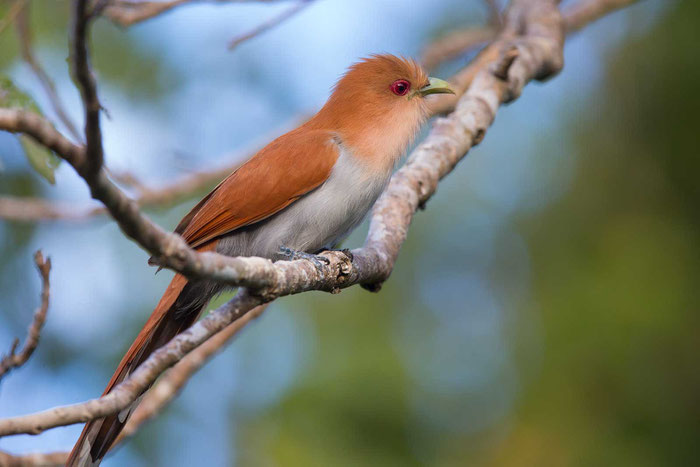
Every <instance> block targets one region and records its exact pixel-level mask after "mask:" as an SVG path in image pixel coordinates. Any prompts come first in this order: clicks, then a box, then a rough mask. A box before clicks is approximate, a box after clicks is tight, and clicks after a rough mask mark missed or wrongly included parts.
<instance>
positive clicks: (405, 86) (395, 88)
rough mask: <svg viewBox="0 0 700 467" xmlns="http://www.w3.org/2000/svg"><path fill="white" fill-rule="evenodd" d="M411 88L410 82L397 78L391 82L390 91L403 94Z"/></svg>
mask: <svg viewBox="0 0 700 467" xmlns="http://www.w3.org/2000/svg"><path fill="white" fill-rule="evenodd" d="M410 90H411V83H409V82H408V81H406V80H405V79H397V80H396V81H394V82H393V83H391V92H393V93H394V94H396V95H397V96H405V95H406V93H407V92H408V91H410Z"/></svg>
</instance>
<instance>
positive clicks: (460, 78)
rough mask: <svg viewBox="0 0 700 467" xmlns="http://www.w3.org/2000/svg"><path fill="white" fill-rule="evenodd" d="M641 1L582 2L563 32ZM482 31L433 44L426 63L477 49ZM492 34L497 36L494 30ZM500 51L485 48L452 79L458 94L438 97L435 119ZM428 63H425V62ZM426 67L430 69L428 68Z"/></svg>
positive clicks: (462, 32) (460, 33) (572, 11)
mask: <svg viewBox="0 0 700 467" xmlns="http://www.w3.org/2000/svg"><path fill="white" fill-rule="evenodd" d="M637 1H639V0H580V1H579V2H578V3H576V4H574V6H573V7H570V8H569V9H568V10H566V11H565V12H564V13H563V17H564V28H565V31H566V33H567V34H572V33H574V32H576V31H578V30H579V29H581V28H583V27H584V26H586V25H588V24H590V23H592V22H594V21H596V20H598V19H599V18H601V17H603V16H605V15H606V14H608V13H611V12H613V11H615V10H617V9H621V8H624V7H625V6H628V5H630V4H632V3H635V2H637ZM479 29H480V28H476V29H475V28H467V29H459V30H456V31H453V32H451V33H450V34H448V35H446V36H445V37H444V38H442V39H440V40H438V41H436V42H434V43H433V44H431V45H429V46H428V47H426V48H425V49H424V51H423V57H424V59H423V60H427V61H428V63H429V64H430V65H432V66H433V67H435V66H437V65H439V64H440V63H442V62H443V61H447V60H452V59H454V58H456V57H458V56H459V55H461V54H462V53H464V52H466V51H468V50H471V49H473V48H474V47H477V46H478V45H479V43H478V42H477V41H476V40H474V41H473V40H471V38H472V37H477V38H478V35H479V34H482V33H483V34H487V32H486V30H482V31H483V32H478V33H475V35H474V36H472V32H474V31H475V30H476V31H478V30H479ZM491 33H492V34H494V37H495V34H496V31H495V30H491ZM499 53H500V51H499V50H498V48H497V47H495V46H494V45H493V44H491V45H489V46H487V47H485V48H484V49H483V50H481V52H479V54H478V55H477V56H476V58H475V59H474V60H472V62H471V63H470V64H469V66H466V67H465V68H463V69H462V70H461V71H459V72H458V73H457V74H456V75H455V76H453V77H452V78H450V84H451V86H452V88H453V89H454V90H455V95H454V96H452V95H449V94H442V95H439V96H436V97H435V98H434V99H433V101H432V103H431V105H430V110H431V113H432V114H434V115H444V114H446V113H448V112H451V111H452V110H453V109H454V107H455V104H456V103H457V100H458V99H459V96H461V95H462V94H463V93H464V92H465V91H466V90H467V88H469V85H470V84H471V82H472V80H473V79H474V76H475V75H476V72H477V71H478V70H479V69H480V68H481V66H482V65H483V63H484V62H488V61H491V60H493V59H494V57H496V56H497V55H498V54H499ZM424 63H425V62H424ZM426 66H427V65H426Z"/></svg>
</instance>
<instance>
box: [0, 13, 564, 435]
mask: <svg viewBox="0 0 700 467" xmlns="http://www.w3.org/2000/svg"><path fill="white" fill-rule="evenodd" d="M557 3H558V2H557V1H556V0H513V2H512V4H511V6H510V8H509V9H508V11H507V13H506V16H505V18H506V24H505V28H504V30H503V32H502V33H501V35H500V36H499V40H498V41H497V42H496V43H494V44H493V46H492V47H491V46H490V47H488V48H487V49H486V50H487V51H489V52H488V53H482V54H480V55H479V57H477V59H476V60H475V62H474V63H473V64H472V65H471V66H470V67H468V68H469V73H470V75H471V76H472V78H471V81H470V83H471V85H470V86H469V89H468V90H467V92H466V93H465V94H464V95H463V96H462V97H461V98H460V99H459V101H458V102H457V105H456V107H455V111H454V112H453V113H452V114H450V115H449V116H447V117H446V118H441V119H438V120H437V121H436V122H435V124H434V126H433V129H432V130H431V132H430V134H429V135H428V137H427V138H426V139H425V140H424V141H423V142H422V143H421V144H420V145H419V146H418V147H417V148H416V149H415V150H414V151H413V152H412V153H411V155H410V157H409V159H408V161H407V163H406V164H405V166H404V167H403V168H401V169H400V170H399V171H397V172H396V174H395V175H394V177H392V179H391V182H390V184H389V186H388V187H387V189H386V191H385V192H384V194H383V195H382V196H381V198H380V199H379V200H378V201H377V203H376V205H375V207H374V210H373V214H372V219H371V223H370V230H369V233H368V236H367V239H366V241H365V244H364V246H363V248H361V249H358V250H354V251H353V252H352V253H353V255H354V258H353V260H352V261H350V260H349V259H348V258H347V257H346V256H345V255H344V254H342V253H339V252H325V253H324V256H326V257H327V258H328V259H329V260H330V264H329V265H327V266H324V267H323V268H319V269H317V268H316V267H315V266H314V265H313V264H311V263H310V262H309V261H306V260H299V261H293V262H287V261H279V262H277V263H274V264H273V263H271V262H269V261H267V260H262V259H260V258H228V259H225V258H224V259H222V258H221V257H220V256H219V255H212V254H207V253H203V254H197V255H195V256H193V257H192V258H188V257H186V256H185V257H184V259H183V261H184V263H185V265H186V266H187V267H194V266H192V265H191V264H190V263H189V262H188V260H189V259H192V260H197V261H200V263H198V266H199V269H197V268H196V267H194V268H195V270H202V268H203V266H202V265H203V264H204V263H207V264H208V265H212V264H213V265H215V266H218V267H220V269H215V270H214V271H213V272H215V273H218V276H217V274H213V275H212V276H210V277H212V278H214V280H223V281H232V282H231V283H236V284H239V285H243V286H245V287H249V288H248V289H246V288H243V289H241V290H240V291H239V293H238V295H236V297H234V298H233V299H232V300H231V301H229V302H228V303H226V304H224V305H222V306H221V307H219V308H218V309H217V310H215V311H214V312H212V313H211V314H210V315H209V316H207V317H206V318H204V319H202V320H201V321H199V322H198V323H196V324H195V325H193V326H192V327H190V328H189V329H188V330H187V331H185V332H183V333H182V334H180V335H178V336H177V337H175V338H174V339H172V340H171V341H170V342H169V343H168V344H167V345H165V346H163V347H161V348H160V349H158V350H157V351H156V352H155V353H153V354H152V355H151V356H150V357H149V358H148V359H147V360H146V361H145V362H144V363H143V364H142V365H140V366H139V367H138V368H137V369H136V370H135V371H134V372H133V373H132V374H131V375H130V377H129V378H127V379H126V380H125V381H123V382H122V383H121V384H119V385H118V386H116V387H115V388H114V389H113V390H112V391H111V392H110V393H108V394H106V395H104V396H102V397H100V398H97V399H92V400H89V401H87V402H84V403H80V404H74V405H71V406H65V407H58V408H54V409H50V410H47V411H44V412H39V413H35V414H31V415H25V416H21V417H15V418H10V419H5V420H0V436H6V435H11V434H19V433H40V432H42V431H44V430H46V429H49V428H52V427H55V426H62V425H67V424H72V423H78V422H84V421H88V420H92V419H95V418H100V417H103V416H106V415H108V414H113V413H116V412H118V411H120V410H123V409H124V408H126V407H127V406H128V405H130V404H131V403H132V402H133V401H134V400H135V399H136V398H137V397H138V396H139V395H140V394H141V393H142V392H143V391H144V390H145V388H147V387H149V386H150V385H151V384H153V382H154V381H155V379H156V378H157V376H158V375H159V374H160V373H162V372H163V371H164V370H166V369H167V368H169V367H171V366H173V365H174V364H176V363H177V362H178V361H180V360H181V359H183V358H184V357H185V355H187V354H188V353H189V352H191V351H192V350H193V349H195V348H196V347H198V346H200V345H202V344H203V343H204V342H206V341H207V339H209V338H210V337H212V336H214V335H215V334H216V333H217V332H220V331H221V330H223V329H224V328H226V327H227V326H229V325H230V324H231V323H232V322H234V321H235V320H236V319H239V318H240V317H241V316H243V315H245V314H246V313H247V312H249V311H250V310H252V309H253V308H255V307H256V306H259V305H261V304H263V303H266V302H269V301H272V300H274V299H276V298H277V297H280V296H284V295H289V294H294V293H300V292H304V291H308V290H327V291H337V290H339V289H341V288H345V287H349V286H351V285H354V284H358V283H365V284H377V283H381V282H382V281H383V280H385V279H386V278H388V276H389V275H390V273H391V270H392V268H393V265H394V262H395V260H396V258H397V256H398V253H399V249H400V247H401V244H402V243H403V241H404V240H405V238H406V234H407V230H408V227H409V225H410V222H411V220H412V218H413V215H414V214H415V212H416V210H417V209H418V207H419V206H421V205H422V204H423V203H425V201H426V200H427V199H429V198H430V196H432V194H433V193H434V192H435V190H436V188H437V185H438V183H439V181H440V179H442V178H443V177H444V176H446V175H447V174H449V173H450V172H451V171H452V170H453V169H454V167H455V166H456V164H457V163H458V162H459V161H460V160H461V159H462V158H463V157H464V156H465V155H466V153H467V152H468V151H469V149H470V148H471V147H473V146H474V145H476V144H478V143H479V142H480V141H481V140H482V139H483V137H484V135H485V133H486V131H487V129H488V128H489V126H490V125H491V124H492V122H493V119H494V117H495V113H496V111H497V109H498V108H499V106H500V105H501V104H502V103H504V102H507V101H510V100H514V99H517V97H518V96H519V95H520V92H521V91H522V88H523V87H524V86H525V85H526V84H527V83H528V82H529V81H531V80H532V79H539V80H543V79H547V78H548V77H551V76H552V75H554V74H556V73H557V72H558V70H559V69H560V68H561V66H562V63H563V62H562V47H563V27H562V18H561V16H560V15H559V11H558V9H557ZM493 51H496V52H493ZM465 73H466V72H465ZM504 78H505V79H504ZM36 119H38V121H37V120H36ZM18 122H24V125H17V126H15V127H12V125H9V126H10V128H15V129H16V131H22V132H25V133H26V134H29V135H30V136H32V137H34V138H35V139H38V140H39V141H40V142H42V141H41V140H40V139H39V138H41V137H50V138H49V139H47V140H46V141H44V142H46V143H51V144H53V145H54V146H63V142H62V141H61V140H60V138H58V137H56V135H53V134H50V132H46V131H45V130H46V122H45V121H42V119H41V118H40V117H37V116H33V115H27V114H26V113H22V112H21V111H20V113H19V114H17V111H7V110H0V128H7V126H8V124H17V123H18ZM27 122H32V123H34V124H36V125H27ZM49 127H50V125H49ZM54 133H55V130H54ZM64 149H72V148H71V147H65V148H64ZM78 149H80V148H78ZM73 155H75V154H73ZM78 155H79V156H80V155H81V154H78ZM77 162H80V161H79V160H78V161H77ZM97 181H98V182H99V183H104V181H102V180H101V179H100V178H99V177H98V180H97ZM91 188H92V189H93V192H97V195H101V193H100V190H96V189H95V187H93V186H92V185H91ZM100 188H104V187H103V186H102V185H100ZM111 195H114V196H115V197H116V198H118V196H119V192H118V191H117V192H116V194H114V193H110V196H111ZM96 197H97V198H98V199H101V197H99V196H96ZM102 198H105V200H106V201H107V202H108V203H112V204H108V207H109V208H110V212H112V213H113V215H114V212H116V213H118V214H120V215H119V216H115V218H117V219H118V220H119V222H120V225H122V227H123V228H124V229H125V230H127V228H134V229H137V231H138V228H140V227H143V225H138V226H135V227H134V226H131V225H130V223H131V222H133V223H139V222H141V223H142V224H144V225H146V224H148V221H147V220H146V219H145V218H143V217H142V216H140V217H139V213H138V211H136V213H134V212H132V211H129V210H125V211H120V210H119V209H117V207H115V204H114V203H115V202H114V200H111V199H110V197H109V196H102ZM127 214H128V215H127ZM123 215H124V216H123ZM125 219H126V221H125ZM123 224H125V225H123ZM146 227H148V228H151V227H153V226H151V225H150V224H149V225H146ZM153 228H157V227H153ZM146 230H148V229H146ZM164 235H165V237H164V238H166V239H170V238H171V237H168V236H167V235H168V234H164ZM177 238H179V237H177ZM146 240H149V241H150V240H153V239H150V238H146ZM144 246H145V245H144ZM170 246H171V247H172V250H170V251H171V252H177V253H180V251H178V250H177V248H179V245H178V244H176V243H173V244H171V245H170ZM183 251H184V253H185V255H186V254H187V249H185V250H183ZM165 259H168V256H165ZM210 262H211V263H210ZM204 269H206V268H204ZM232 278H233V279H232Z"/></svg>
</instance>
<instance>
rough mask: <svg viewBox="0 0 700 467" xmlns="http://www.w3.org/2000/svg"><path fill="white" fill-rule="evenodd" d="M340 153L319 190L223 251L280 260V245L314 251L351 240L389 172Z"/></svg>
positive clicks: (243, 234) (239, 236)
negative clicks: (350, 234) (352, 233)
mask: <svg viewBox="0 0 700 467" xmlns="http://www.w3.org/2000/svg"><path fill="white" fill-rule="evenodd" d="M339 151H340V155H339V157H338V160H337V162H336V164H335V166H334V167H333V170H332V171H331V174H330V176H329V177H328V179H327V180H326V181H325V182H324V183H323V184H322V185H321V186H319V187H318V188H316V189H315V190H313V191H311V192H310V193H308V194H306V195H304V196H303V197H302V198H300V199H299V200H297V201H295V202H294V203H292V204H291V205H289V206H288V207H287V208H285V209H283V210H282V211H280V212H278V213H277V214H275V215H274V216H272V217H270V218H268V219H266V220H264V221H262V222H259V223H258V224H255V225H254V226H251V228H248V229H245V230H244V231H242V232H240V233H234V234H233V235H232V236H230V237H229V238H227V239H226V240H225V241H224V242H223V244H222V245H221V246H222V247H223V248H225V249H226V250H227V251H221V250H220V252H222V253H225V254H233V255H255V256H263V257H268V258H276V257H277V254H278V252H279V247H280V246H286V247H289V248H292V249H295V250H300V251H306V252H316V251H319V250H321V249H324V248H331V247H333V246H334V245H335V244H336V243H337V242H339V241H341V240H342V239H343V238H344V237H345V236H347V235H348V234H349V233H350V232H351V231H352V230H353V229H354V228H355V227H357V226H358V225H359V224H360V223H361V222H362V220H363V219H364V218H365V216H366V214H367V212H368V211H369V210H370V209H371V208H372V205H373V204H374V202H375V201H376V200H377V198H378V197H379V195H380V194H381V192H382V191H383V190H384V187H385V186H386V184H387V182H388V181H389V178H390V177H391V171H381V172H378V171H376V170H372V169H371V168H370V167H368V166H367V165H366V164H365V163H364V161H363V159H362V158H359V157H357V156H356V155H354V154H353V153H352V152H351V151H350V150H348V149H347V148H344V147H343V146H342V145H339ZM232 250H233V251H232Z"/></svg>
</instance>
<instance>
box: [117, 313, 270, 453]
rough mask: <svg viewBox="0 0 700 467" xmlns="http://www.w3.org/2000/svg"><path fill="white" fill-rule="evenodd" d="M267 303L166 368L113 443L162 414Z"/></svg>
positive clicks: (119, 441) (130, 434) (118, 441)
mask: <svg viewBox="0 0 700 467" xmlns="http://www.w3.org/2000/svg"><path fill="white" fill-rule="evenodd" d="M266 308H267V305H262V306H259V307H256V308H253V309H252V310H250V311H249V312H248V313H246V314H245V315H243V316H242V317H240V318H239V319H237V320H236V321H234V322H233V323H231V324H229V325H228V326H226V327H225V328H224V329H223V331H221V332H219V333H218V334H214V336H212V337H211V338H210V339H208V340H207V341H206V342H204V343H203V344H202V345H200V346H199V347H197V348H196V349H195V350H193V351H192V352H190V353H189V354H187V355H186V356H185V357H184V358H183V359H182V360H180V361H179V362H177V363H176V364H175V366H173V367H172V368H171V369H169V370H168V371H166V372H165V373H164V374H163V376H161V377H160V378H159V379H158V382H157V383H156V384H155V386H154V387H153V388H152V389H149V390H148V392H146V394H145V395H144V397H143V399H142V400H141V402H140V403H139V405H138V407H136V410H135V411H134V414H133V415H132V416H131V417H130V418H129V420H128V421H127V423H126V426H125V427H124V429H123V430H122V432H121V433H120V434H119V438H117V440H116V441H115V442H114V444H115V445H116V444H119V443H121V442H122V441H124V439H126V438H129V437H131V436H133V435H134V433H136V431H138V429H139V428H141V426H142V425H143V424H144V423H145V422H147V421H149V420H151V419H152V418H154V417H156V416H157V415H158V414H160V413H161V412H162V411H163V409H164V408H165V407H166V406H167V405H168V404H170V402H172V401H173V399H175V397H177V395H178V394H179V393H180V391H181V390H182V388H183V387H185V385H186V384H187V382H188V381H189V379H190V378H191V377H192V376H193V375H194V374H195V373H196V372H197V371H199V369H200V368H202V367H203V366H204V365H206V364H207V362H209V360H211V359H212V358H213V357H214V356H216V355H217V354H218V353H219V352H221V351H222V350H223V348H224V347H226V346H227V345H228V344H230V343H231V341H232V340H233V338H234V337H235V336H236V335H237V334H238V332H239V331H240V330H241V329H243V327H244V326H245V325H246V324H248V323H249V322H251V321H253V320H254V319H256V318H257V317H258V316H260V315H261V314H262V313H263V312H264V311H265V309H266Z"/></svg>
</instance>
